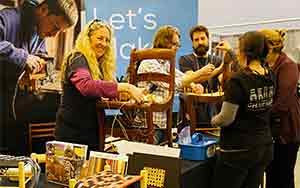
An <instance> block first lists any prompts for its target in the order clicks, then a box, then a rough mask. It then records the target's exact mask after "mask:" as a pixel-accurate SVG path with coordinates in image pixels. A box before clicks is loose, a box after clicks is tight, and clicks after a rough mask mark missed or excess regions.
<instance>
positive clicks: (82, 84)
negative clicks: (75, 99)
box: [70, 68, 118, 98]
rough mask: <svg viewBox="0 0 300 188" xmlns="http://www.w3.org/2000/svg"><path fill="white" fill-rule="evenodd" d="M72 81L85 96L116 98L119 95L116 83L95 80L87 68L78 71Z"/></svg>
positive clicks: (72, 76) (73, 75)
mask: <svg viewBox="0 0 300 188" xmlns="http://www.w3.org/2000/svg"><path fill="white" fill-rule="evenodd" d="M70 80H71V82H72V84H74V86H75V87H76V89H77V90H78V91H79V92H80V93H81V94H82V95H83V96H87V97H99V98H100V97H105V98H116V97H117V95H118V85H117V84H116V83H114V82H112V81H103V80H93V79H92V76H91V74H90V72H89V71H88V70H87V69H85V68H78V69H76V71H75V72H74V73H73V74H72V75H71V78H70Z"/></svg>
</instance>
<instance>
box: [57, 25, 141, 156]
mask: <svg viewBox="0 0 300 188" xmlns="http://www.w3.org/2000/svg"><path fill="white" fill-rule="evenodd" d="M112 36H113V34H112V29H111V27H110V26H109V25H108V24H106V23H104V22H102V21H99V20H94V21H92V22H90V23H89V24H88V25H86V26H85V28H84V29H83V30H82V31H81V32H80V34H79V36H78V38H77V40H76V43H75V49H74V50H73V51H72V52H71V53H70V54H69V55H68V56H67V57H66V59H65V61H64V63H63V65H62V69H61V70H62V87H63V95H62V98H61V103H60V106H59V110H58V112H57V118H56V133H55V136H56V139H57V140H60V141H65V142H73V143H80V144H87V145H88V146H89V149H90V150H97V149H98V148H99V147H98V146H99V135H98V133H99V131H98V127H99V124H100V125H101V126H104V110H102V111H101V112H100V113H97V112H96V105H95V104H96V100H99V99H100V98H101V97H105V98H116V97H117V96H118V93H119V92H123V91H124V92H127V93H128V94H129V95H130V96H131V97H133V98H134V99H135V100H136V101H137V102H140V101H141V99H142V97H143V89H140V88H137V87H135V86H133V85H131V84H128V83H117V82H116V81H115V69H116V62H115V56H114V49H113V46H114V45H113V43H112Z"/></svg>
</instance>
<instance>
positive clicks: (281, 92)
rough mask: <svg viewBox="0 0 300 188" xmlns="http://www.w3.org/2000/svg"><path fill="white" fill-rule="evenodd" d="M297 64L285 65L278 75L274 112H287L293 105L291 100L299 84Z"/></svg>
mask: <svg viewBox="0 0 300 188" xmlns="http://www.w3.org/2000/svg"><path fill="white" fill-rule="evenodd" d="M297 72H298V68H297V64H292V63H289V64H284V65H283V66H282V67H280V68H279V71H278V75H277V86H276V87H277V89H276V98H275V101H274V105H273V109H272V110H273V111H274V112H287V111H288V108H289V106H290V105H291V102H293V101H291V100H290V99H291V98H293V97H292V96H293V95H295V91H296V87H297V82H298V79H299V78H298V74H297Z"/></svg>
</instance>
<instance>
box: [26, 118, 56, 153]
mask: <svg viewBox="0 0 300 188" xmlns="http://www.w3.org/2000/svg"><path fill="white" fill-rule="evenodd" d="M55 125H56V124H55V122H49V123H29V127H28V150H29V153H32V142H33V139H41V138H48V139H54V132H55Z"/></svg>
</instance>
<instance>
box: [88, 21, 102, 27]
mask: <svg viewBox="0 0 300 188" xmlns="http://www.w3.org/2000/svg"><path fill="white" fill-rule="evenodd" d="M95 23H101V24H103V23H104V22H103V20H101V19H94V20H93V21H92V22H91V23H90V25H89V29H91V27H92V26H93V25H94V24H95Z"/></svg>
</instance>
